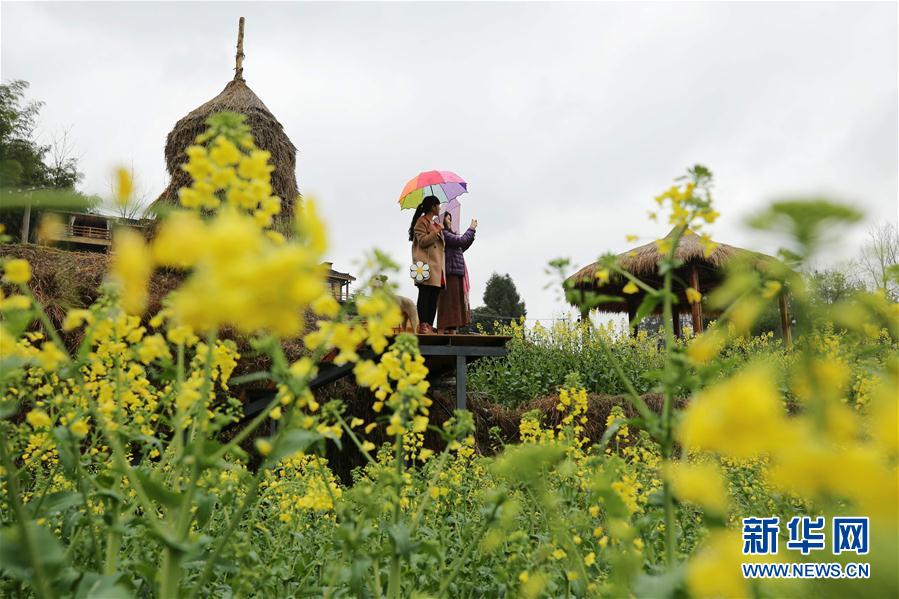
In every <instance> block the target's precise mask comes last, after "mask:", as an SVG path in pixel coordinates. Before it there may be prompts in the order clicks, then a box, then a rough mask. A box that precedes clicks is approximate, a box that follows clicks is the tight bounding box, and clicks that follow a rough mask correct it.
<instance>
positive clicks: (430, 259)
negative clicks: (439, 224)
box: [412, 214, 445, 287]
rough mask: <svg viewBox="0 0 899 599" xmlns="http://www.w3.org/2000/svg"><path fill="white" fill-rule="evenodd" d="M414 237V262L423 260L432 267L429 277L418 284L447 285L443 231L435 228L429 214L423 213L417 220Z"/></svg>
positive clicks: (413, 232)
mask: <svg viewBox="0 0 899 599" xmlns="http://www.w3.org/2000/svg"><path fill="white" fill-rule="evenodd" d="M412 237H413V239H412V263H413V264H414V263H416V262H423V263H425V264H427V265H428V267H429V269H430V276H429V277H428V279H427V280H425V281H422V282H420V283H416V285H432V286H434V287H443V286H444V285H445V283H444V282H443V272H444V270H445V266H444V261H445V257H444V244H443V232H442V231H438V230H437V229H436V228H435V225H434V224H433V223H432V222H431V217H430V216H429V215H427V214H422V215H421V216H420V217H419V218H418V220H417V221H416V222H415V228H414V229H413V231H412Z"/></svg>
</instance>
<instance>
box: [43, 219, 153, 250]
mask: <svg viewBox="0 0 899 599" xmlns="http://www.w3.org/2000/svg"><path fill="white" fill-rule="evenodd" d="M47 215H52V216H55V217H56V218H57V219H58V220H59V221H60V222H61V223H62V226H61V227H47V228H46V230H45V234H46V235H47V238H46V239H44V240H42V241H43V242H44V243H50V244H52V245H55V246H58V247H61V248H63V249H68V250H75V251H82V252H107V251H109V247H110V246H112V233H113V230H114V229H115V228H116V227H121V226H126V227H129V228H134V229H143V228H144V227H145V226H146V223H145V221H141V220H136V219H128V218H122V217H118V216H110V215H106V214H95V213H88V212H70V211H64V210H53V211H48V212H47Z"/></svg>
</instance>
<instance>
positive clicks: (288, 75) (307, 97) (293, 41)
mask: <svg viewBox="0 0 899 599" xmlns="http://www.w3.org/2000/svg"><path fill="white" fill-rule="evenodd" d="M0 10H2V63H0V68H2V78H3V80H4V81H8V80H10V79H25V80H27V81H29V82H31V90H30V97H31V98H33V99H39V100H42V101H44V102H45V103H46V105H45V107H44V109H43V112H42V116H41V128H40V133H41V135H42V136H43V138H44V139H45V140H49V139H50V138H52V137H53V136H55V135H57V134H58V133H59V132H61V131H62V130H64V129H69V130H70V135H71V137H72V140H73V141H74V144H75V147H76V152H77V155H78V156H80V166H81V170H82V171H84V173H85V179H84V181H83V183H82V185H81V187H82V189H83V190H84V191H86V192H89V193H99V194H103V195H108V189H109V183H108V181H109V179H110V172H111V170H112V168H113V167H114V165H116V164H121V163H125V164H131V163H133V165H134V168H135V171H136V173H137V176H138V178H139V185H140V187H142V188H143V189H144V190H145V192H146V193H147V195H148V197H151V198H155V197H156V195H158V193H159V192H161V191H162V189H163V188H164V187H165V184H166V180H167V175H166V172H165V165H164V162H163V145H164V142H165V136H166V134H167V133H168V131H169V130H170V129H171V128H172V126H173V125H174V123H175V121H177V120H178V119H179V118H181V117H182V116H184V115H185V114H186V113H187V112H189V111H190V110H192V109H193V108H195V107H197V106H199V105H200V104H202V103H203V102H205V101H207V100H209V99H210V98H212V97H213V96H215V95H216V94H218V93H219V91H221V89H222V88H223V87H224V85H225V84H226V83H227V82H228V81H229V80H230V79H231V77H232V76H233V71H232V68H233V62H234V56H233V55H234V44H235V40H236V31H237V20H238V17H239V16H246V17H247V25H246V38H245V51H246V61H245V63H244V67H245V68H244V75H245V78H246V81H247V83H248V84H249V85H250V87H251V88H252V89H253V90H254V91H255V92H256V93H257V95H259V97H260V98H262V100H263V101H264V102H265V103H266V105H267V106H268V107H269V109H270V110H271V111H272V112H273V113H274V115H275V116H276V117H277V118H278V119H279V120H280V121H281V123H283V125H284V128H285V130H286V132H287V134H288V135H289V136H290V138H291V140H293V142H294V144H295V145H296V146H297V147H298V148H299V155H298V159H297V178H298V181H299V184H300V189H301V191H302V192H303V193H304V194H306V195H313V196H315V197H316V198H317V199H318V201H319V204H320V205H321V207H322V209H323V211H324V214H325V216H326V218H327V220H328V223H329V228H330V231H331V237H332V244H331V252H330V253H331V258H332V259H333V261H334V262H335V267H336V268H338V269H339V270H354V266H353V263H354V261H355V260H357V259H358V258H359V257H360V256H362V254H363V253H364V252H365V251H366V250H367V249H369V248H372V247H374V246H377V247H380V248H381V249H384V250H386V251H387V252H388V253H390V254H391V255H392V256H394V257H395V259H396V260H397V261H398V262H399V263H400V264H401V265H403V266H405V265H406V264H407V263H408V262H409V243H408V241H407V239H406V229H407V228H408V226H409V219H410V218H411V214H410V212H408V211H405V212H400V211H399V210H398V207H397V196H398V195H399V192H400V191H401V190H402V188H403V185H404V184H405V182H406V181H407V180H408V179H409V178H411V177H412V176H413V175H415V174H417V173H418V172H419V171H422V170H429V169H441V170H452V171H455V172H457V173H459V174H460V175H461V176H462V177H464V178H465V179H466V180H467V181H468V183H469V190H470V193H469V194H468V195H467V196H463V198H462V201H463V210H462V217H463V221H464V222H466V223H467V222H468V219H470V218H471V217H477V218H478V219H479V221H480V228H479V229H478V237H477V240H476V242H475V244H474V246H472V248H471V249H470V250H469V251H468V253H467V254H466V256H467V259H468V263H469V270H470V272H471V277H472V284H473V289H472V305H479V304H480V303H481V295H482V293H483V289H484V283H485V282H486V280H487V278H488V276H489V275H490V273H491V272H494V271H496V272H500V273H506V272H508V273H510V274H511V275H512V277H513V279H514V280H515V282H516V283H517V285H518V288H519V291H520V292H521V294H522V296H523V297H524V299H525V301H526V302H527V308H528V316H529V317H534V318H551V317H554V316H557V315H559V314H560V313H561V311H562V309H563V306H562V304H561V302H560V301H559V298H558V294H557V292H555V291H554V290H547V289H544V287H545V285H546V284H547V283H548V282H549V279H548V278H547V276H546V275H545V274H544V267H545V265H546V264H547V262H548V261H549V260H551V259H553V258H557V257H560V256H567V257H570V258H572V260H573V262H574V264H575V266H576V267H580V266H582V265H584V264H587V263H589V262H592V261H593V260H595V258H596V257H597V256H598V255H599V254H601V253H604V252H606V251H624V250H625V249H627V247H628V245H629V244H627V243H626V242H625V239H624V236H625V234H627V233H635V234H639V235H641V236H643V238H644V239H645V240H646V241H648V240H651V239H654V238H656V237H660V236H662V235H664V234H665V233H667V227H665V226H663V225H660V224H656V223H652V222H650V221H649V220H648V219H647V218H646V213H647V211H648V210H649V209H650V208H651V207H652V204H653V203H652V197H653V196H654V195H655V194H656V193H658V192H659V191H660V190H662V189H664V188H666V187H667V186H668V185H669V184H670V182H671V180H672V179H673V178H674V177H676V176H678V175H680V174H682V173H683V171H684V169H685V168H686V167H688V166H690V165H692V164H694V163H696V162H701V163H703V164H706V165H707V166H708V167H710V168H711V169H712V171H713V172H714V173H715V176H716V181H717V184H716V191H717V193H716V195H717V203H718V209H719V210H720V212H721V213H722V214H723V216H722V218H721V219H720V221H719V222H718V223H716V225H715V227H714V229H713V235H714V237H715V238H716V239H718V240H721V241H726V242H729V243H735V244H738V245H743V246H744V247H750V248H753V249H757V250H761V251H769V252H772V251H774V250H775V249H776V246H775V245H772V244H773V241H772V240H770V239H762V238H758V237H757V236H754V235H753V233H751V232H749V231H747V230H746V229H745V227H744V226H743V225H742V222H743V219H744V218H745V217H746V215H747V214H751V213H753V212H754V211H756V210H758V209H760V208H761V207H763V206H764V205H766V203H767V202H769V201H771V200H772V199H777V198H783V197H796V196H799V195H811V194H819V193H825V194H828V195H830V196H832V197H834V198H842V199H845V200H847V201H850V202H852V203H853V204H854V205H856V206H858V207H860V208H863V209H864V210H865V211H866V213H867V215H868V218H869V221H870V222H875V221H878V220H890V221H893V222H895V221H896V219H897V168H899V155H897V131H899V122H897V110H899V108H897V103H899V97H897V8H896V4H895V3H879V4H864V3H845V4H838V3H827V4H823V3H822V4H816V3H795V4H776V3H769V2H765V3H738V4H735V3H728V4H724V3H715V4H712V3H708V4H699V3H684V4H675V3H665V4H637V3H632V4H617V3H616V4H601V3H596V4H592V3H577V4H545V3H540V4H537V3H528V4H519V3H492V4H486V3H485V4H479V3H464V4H450V3H434V4H431V3H428V4H424V3H418V4H412V3H364V4H357V3H341V4H322V3H316V4H301V3H294V4H288V3H271V4H268V3H255V4H240V3H202V4H185V3H159V4H138V3H96V4H80V3H69V4H52V3H26V4H19V3H16V4H11V3H8V2H4V3H3V4H2V8H0ZM863 229H864V227H863V226H862V227H859V228H858V229H855V230H852V231H850V232H847V233H846V234H845V235H843V236H842V237H841V239H840V243H839V244H838V245H835V246H834V248H835V249H834V253H833V255H832V256H830V257H829V259H830V260H836V259H839V258H840V257H851V256H852V255H854V254H855V252H856V251H857V249H858V247H859V245H860V243H861V242H862V239H863V235H864V231H863ZM400 277H401V289H402V291H403V293H405V294H406V295H409V296H410V297H414V296H415V290H414V287H413V286H412V285H411V282H409V281H408V278H407V277H406V276H405V275H404V274H403V273H401V274H400Z"/></svg>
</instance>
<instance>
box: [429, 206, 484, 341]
mask: <svg viewBox="0 0 899 599" xmlns="http://www.w3.org/2000/svg"><path fill="white" fill-rule="evenodd" d="M442 224H443V241H444V243H445V244H446V251H445V252H444V254H445V256H446V260H445V261H446V268H445V272H446V275H445V276H446V289H444V290H443V292H442V293H441V294H440V298H439V299H438V300H437V330H438V331H439V332H441V333H447V334H453V333H455V332H456V331H457V330H458V329H459V328H461V327H464V326H468V325H469V324H470V323H471V310H470V309H469V305H468V270H467V269H466V267H465V256H463V255H462V253H463V252H464V251H465V250H467V249H468V248H469V247H471V244H472V243H474V232H475V229H477V228H478V221H477V219H471V225H470V226H469V227H468V230H467V231H465V233H463V234H462V235H457V234H456V233H455V228H454V227H453V215H452V214H450V213H449V212H444V213H443V223H442Z"/></svg>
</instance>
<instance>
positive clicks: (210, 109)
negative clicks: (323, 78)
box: [151, 17, 300, 231]
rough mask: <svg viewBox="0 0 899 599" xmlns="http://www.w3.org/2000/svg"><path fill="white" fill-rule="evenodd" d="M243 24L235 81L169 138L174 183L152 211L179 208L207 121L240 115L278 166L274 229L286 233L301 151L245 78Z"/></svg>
mask: <svg viewBox="0 0 899 599" xmlns="http://www.w3.org/2000/svg"><path fill="white" fill-rule="evenodd" d="M243 25H244V19H243V17H241V18H240V28H239V33H238V40H237V61H236V66H235V70H234V71H235V72H234V79H232V80H231V81H229V82H228V84H227V85H226V86H225V89H223V90H222V92H221V93H220V94H219V95H217V96H216V97H214V98H213V99H211V100H209V101H208V102H206V103H205V104H203V105H202V106H200V107H199V108H195V109H194V110H192V111H191V112H190V113H188V114H187V116H185V117H184V118H182V119H181V120H179V121H178V122H177V123H175V127H174V128H173V129H172V130H171V132H170V133H169V134H168V137H166V143H165V165H166V169H167V170H168V172H169V175H170V177H171V180H170V181H169V185H168V187H166V188H165V191H163V192H162V194H160V196H159V198H157V199H156V201H155V202H153V204H152V205H151V209H152V208H159V207H161V206H163V205H166V204H169V205H178V190H179V189H181V188H182V187H184V186H187V185H190V182H191V180H190V175H188V174H187V173H186V172H184V171H183V170H181V165H182V164H184V163H185V162H186V160H187V157H186V156H185V154H184V151H185V150H186V149H187V147H188V146H189V145H191V144H193V143H194V140H195V139H196V138H197V136H198V135H200V134H201V133H203V132H204V131H205V130H206V119H207V118H209V116H210V115H212V114H214V113H216V112H225V111H227V112H237V113H240V114H243V115H244V116H246V117H247V124H248V125H249V126H250V129H251V130H252V133H253V138H254V139H255V140H256V145H257V146H259V147H260V148H262V149H263V150H267V151H268V152H271V155H272V159H271V161H272V164H274V166H275V170H274V172H272V189H273V191H274V194H275V195H277V196H278V197H280V198H281V214H279V215H278V216H277V217H276V218H275V225H274V228H276V229H279V230H282V231H286V230H287V229H289V227H288V226H287V225H288V223H289V221H290V219H291V218H293V206H294V202H295V201H296V199H297V197H298V196H299V193H300V192H299V188H298V186H297V178H296V166H297V148H296V146H294V145H293V143H292V142H291V141H290V139H289V138H288V137H287V134H286V133H285V132H284V126H283V125H281V123H280V122H279V121H278V119H276V118H275V116H274V115H273V114H272V113H271V111H270V110H269V109H268V107H267V106H266V105H265V104H264V103H263V102H262V100H260V99H259V96H257V95H256V94H255V93H254V92H253V90H252V89H250V87H249V86H248V85H247V83H246V81H245V80H244V78H243V58H244V54H243Z"/></svg>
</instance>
